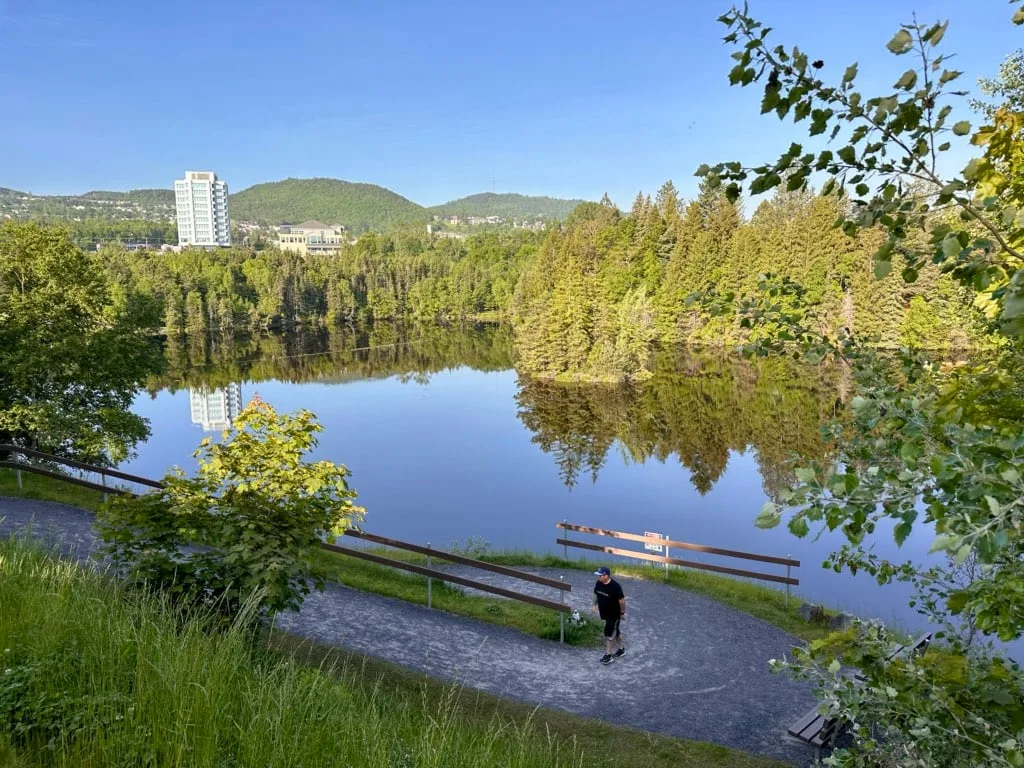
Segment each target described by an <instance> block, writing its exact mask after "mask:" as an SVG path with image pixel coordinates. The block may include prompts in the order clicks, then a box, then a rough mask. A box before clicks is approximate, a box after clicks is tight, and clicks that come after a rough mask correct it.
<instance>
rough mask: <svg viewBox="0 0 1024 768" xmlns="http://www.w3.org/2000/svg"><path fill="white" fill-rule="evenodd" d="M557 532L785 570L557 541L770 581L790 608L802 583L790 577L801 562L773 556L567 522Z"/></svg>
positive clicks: (582, 547) (558, 541) (565, 539)
mask: <svg viewBox="0 0 1024 768" xmlns="http://www.w3.org/2000/svg"><path fill="white" fill-rule="evenodd" d="M555 527H556V528H561V529H562V530H565V531H577V532H579V533H586V534H591V535H594V536H608V537H610V538H615V539H623V540H625V541H637V542H641V543H643V544H656V545H658V546H662V547H665V548H666V551H668V549H671V548H674V549H682V550H688V551H691V552H702V553H705V554H710V555H720V556H722V557H735V558H740V559H744V560H755V561H758V562H762V563H772V564H776V565H784V566H786V575H785V576H779V575H776V574H773V573H763V572H761V571H748V570H745V569H741V568H730V567H728V566H724V565H714V564H711V563H701V562H697V561H694V560H683V559H680V558H677V557H668V556H663V555H653V554H651V553H649V552H639V551H637V550H633V549H623V548H621V547H609V546H604V545H601V544H590V543H588V542H584V541H576V540H574V539H570V538H558V539H555V543H556V544H561V545H562V546H563V547H577V548H579V549H586V550H590V551H592V552H605V553H607V554H609V555H618V556H620V557H633V558H637V559H639V560H649V561H651V562H655V563H663V564H665V565H666V566H668V565H677V566H679V567H681V568H694V569H696V570H701V571H712V572H714V573H726V574H729V575H730V576H742V577H744V578H748V579H760V580H761V581H771V582H775V583H777V584H785V585H786V603H787V605H788V604H789V588H790V587H791V586H797V585H798V584H799V583H800V580H799V579H797V578H794V577H793V576H792V575H791V573H792V572H791V569H792V568H797V567H799V566H800V561H799V560H794V559H792V558H790V557H775V556H773V555H759V554H754V553H752V552H740V551H737V550H734V549H722V548H720V547H707V546H704V545H703V544H692V543H690V542H687V541H672V540H670V539H664V538H661V537H659V536H642V535H640V534H638V533H625V532H623V531H613V530H609V529H606V528H591V527H589V526H585V525H573V524H572V523H569V522H567V521H565V520H563V521H562V522H560V523H556V524H555Z"/></svg>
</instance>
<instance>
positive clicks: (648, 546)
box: [644, 531, 668, 552]
mask: <svg viewBox="0 0 1024 768" xmlns="http://www.w3.org/2000/svg"><path fill="white" fill-rule="evenodd" d="M644 536H652V537H655V538H659V539H667V538H668V534H667V533H654V532H652V531H644ZM644 549H646V550H647V551H648V552H661V551H662V550H663V549H664V547H663V546H662V545H661V544H651V543H650V542H648V541H645V542H644Z"/></svg>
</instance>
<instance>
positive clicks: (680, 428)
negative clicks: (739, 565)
mask: <svg viewBox="0 0 1024 768" xmlns="http://www.w3.org/2000/svg"><path fill="white" fill-rule="evenodd" d="M840 385H841V377H840V376H839V375H838V373H837V372H836V371H835V369H831V368H825V367H815V368H808V367H807V366H799V365H797V364H796V363H794V362H793V361H791V360H788V359H783V358H774V359H758V360H754V361H748V360H743V359H738V358H734V357H729V356H727V355H724V354H711V353H706V354H705V353H694V352H678V353H662V355H661V356H660V358H659V360H658V362H657V366H656V374H655V376H653V377H652V378H651V379H650V380H648V381H646V382H644V383H642V384H637V385H631V386H630V385H624V386H602V385H582V386H581V385H566V384H556V383H554V382H548V381H537V380H532V379H529V378H526V377H520V379H519V393H518V394H517V396H516V402H517V404H518V406H519V418H520V419H521V420H522V422H523V423H524V424H525V425H526V426H527V428H528V429H530V431H531V432H533V433H534V437H533V442H534V443H536V444H537V445H539V446H540V447H541V449H542V450H544V451H545V452H547V453H550V454H551V455H552V456H553V457H554V458H555V461H556V463H557V464H558V466H559V470H560V474H561V475H562V479H563V480H564V482H565V483H566V485H568V486H570V487H571V486H574V485H575V484H576V483H577V482H579V479H580V476H581V474H582V473H583V472H589V474H590V476H591V478H592V479H593V480H596V479H597V475H598V473H599V472H600V470H601V468H602V467H603V466H604V464H605V462H606V460H607V456H608V453H609V449H610V448H611V447H612V446H613V445H618V446H619V448H620V450H621V452H622V454H623V457H624V459H625V460H627V461H633V462H637V463H640V462H644V461H646V460H648V459H651V458H654V459H658V460H660V461H664V460H666V459H668V458H670V457H672V456H675V457H677V458H678V460H679V461H680V463H681V464H683V466H685V467H686V468H687V469H688V470H689V471H690V475H691V479H692V482H693V484H694V486H695V487H696V489H697V490H698V491H699V492H700V493H702V494H704V493H707V492H708V491H709V490H711V488H712V487H713V486H714V484H715V482H716V481H717V480H718V479H719V478H720V477H721V476H722V474H723V473H724V472H725V469H726V465H727V464H728V461H729V453H730V451H746V450H748V449H752V450H753V451H754V452H755V455H756V458H757V463H758V466H759V468H760V471H761V476H762V479H763V481H764V487H765V491H766V492H767V493H768V494H769V495H770V496H772V497H773V498H774V497H776V496H777V493H778V492H779V491H780V490H781V489H782V488H784V487H786V486H787V485H788V484H789V483H790V482H791V481H792V480H793V476H792V472H793V461H792V460H793V457H794V456H802V457H819V458H820V457H821V456H822V455H823V454H824V451H825V447H824V443H823V442H822V439H821V435H820V426H821V424H822V423H823V421H824V420H825V419H826V418H827V416H829V415H830V414H831V413H832V411H833V409H834V408H835V407H836V404H837V399H838V392H839V390H840Z"/></svg>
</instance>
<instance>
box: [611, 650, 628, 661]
mask: <svg viewBox="0 0 1024 768" xmlns="http://www.w3.org/2000/svg"><path fill="white" fill-rule="evenodd" d="M625 655H626V649H625V648H619V650H617V651H616V652H615V653H613V654H612V657H613V658H616V659H621V658H622V657H623V656H625Z"/></svg>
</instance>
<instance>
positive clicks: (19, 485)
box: [14, 469, 21, 488]
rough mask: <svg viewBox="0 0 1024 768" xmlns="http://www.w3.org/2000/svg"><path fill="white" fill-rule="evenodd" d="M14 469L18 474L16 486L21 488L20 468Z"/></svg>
mask: <svg viewBox="0 0 1024 768" xmlns="http://www.w3.org/2000/svg"><path fill="white" fill-rule="evenodd" d="M14 471H15V472H16V473H17V475H18V488H21V470H20V469H16V470H14Z"/></svg>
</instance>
